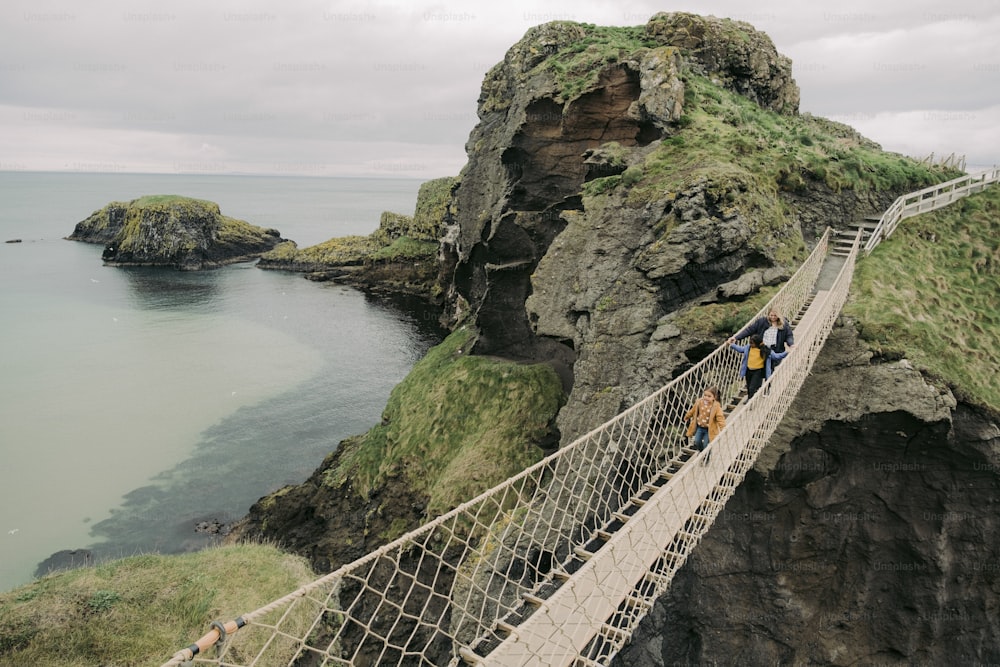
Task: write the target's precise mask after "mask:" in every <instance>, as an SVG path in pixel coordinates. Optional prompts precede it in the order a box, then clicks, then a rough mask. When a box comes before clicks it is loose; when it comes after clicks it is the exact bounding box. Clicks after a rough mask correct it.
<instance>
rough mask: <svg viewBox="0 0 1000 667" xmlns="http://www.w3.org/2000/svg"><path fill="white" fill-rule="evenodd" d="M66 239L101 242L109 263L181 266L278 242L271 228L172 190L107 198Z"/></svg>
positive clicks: (222, 259) (225, 260) (203, 265)
mask: <svg viewBox="0 0 1000 667" xmlns="http://www.w3.org/2000/svg"><path fill="white" fill-rule="evenodd" d="M68 238H69V239H71V240H80V241H87V242H90V243H104V244H105V248H104V253H103V254H102V257H103V259H104V262H105V263H106V264H108V265H110V266H169V267H172V268H177V269H183V270H196V269H207V268H214V267H218V266H222V265H224V264H230V263H233V262H242V261H247V260H250V259H254V258H256V257H259V256H260V255H261V254H262V253H264V252H266V251H268V250H270V249H271V248H273V247H275V246H276V245H278V243H280V242H282V241H283V239H282V238H281V235H280V233H279V232H278V231H277V230H274V229H264V228H261V227H256V226H254V225H251V224H249V223H247V222H244V221H243V220H237V219H235V218H230V217H228V216H224V215H222V213H221V212H220V211H219V205H218V204H215V203H214V202H209V201H203V200H200V199H191V198H188V197H177V196H173V195H156V196H149V197H141V198H139V199H135V200H133V201H131V202H129V203H127V204H125V203H123V202H112V203H111V204H109V205H108V206H106V207H105V208H103V209H101V210H99V211H96V212H94V213H93V214H91V215H90V216H89V217H88V218H87V219H85V220H83V221H82V222H80V223H78V224H77V226H76V228H75V229H74V231H73V233H72V234H71V235H70V236H69V237H68Z"/></svg>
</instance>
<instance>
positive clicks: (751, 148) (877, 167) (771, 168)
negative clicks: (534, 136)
mask: <svg viewBox="0 0 1000 667" xmlns="http://www.w3.org/2000/svg"><path fill="white" fill-rule="evenodd" d="M684 83H685V98H684V115H683V116H682V118H681V120H680V121H679V123H678V126H679V127H678V129H677V131H676V133H675V134H674V135H673V136H671V137H668V138H666V139H665V140H664V141H662V142H660V143H659V144H658V145H657V146H656V147H655V148H654V149H653V150H652V151H650V152H649V153H648V154H647V155H645V157H644V159H643V161H642V162H641V163H640V164H634V165H632V166H630V167H629V168H628V169H627V170H626V171H625V172H624V173H621V174H617V175H613V176H606V177H603V178H598V179H595V180H592V181H590V182H588V183H586V184H585V185H584V188H583V192H584V195H585V196H587V197H590V198H592V199H593V198H595V197H599V196H601V195H603V194H606V193H610V192H612V191H614V190H616V189H619V188H620V189H621V193H622V199H623V202H624V205H625V206H627V207H633V208H642V207H644V206H646V205H648V204H649V203H650V202H651V201H654V200H657V199H660V198H662V197H663V196H664V194H665V193H671V192H674V193H676V192H681V191H683V190H685V189H686V188H688V187H689V186H690V184H691V183H693V182H696V181H699V180H700V181H705V182H707V183H708V184H709V185H708V187H707V191H706V202H707V203H708V204H709V205H710V206H712V207H714V208H717V209H719V210H720V211H725V210H726V209H730V210H732V211H736V210H739V211H742V212H743V213H744V214H745V215H747V216H748V217H749V218H751V219H752V220H754V224H755V225H756V231H757V234H756V238H758V239H759V241H760V242H761V243H773V242H774V240H775V236H776V235H775V233H774V232H775V231H776V230H779V229H781V228H782V227H783V226H784V224H785V221H784V218H785V216H786V215H787V212H788V211H787V205H786V204H785V203H784V202H783V201H782V198H781V196H780V195H781V193H782V192H790V193H802V194H804V193H806V192H807V191H808V189H809V188H810V187H811V186H814V185H817V184H820V185H823V186H825V187H827V188H829V190H831V191H832V192H840V191H841V190H855V191H858V192H868V191H880V190H888V191H899V192H902V191H908V190H914V189H919V188H921V187H925V186H928V185H932V184H934V183H939V182H941V181H943V180H947V179H948V178H953V177H956V176H959V175H960V174H961V172H958V171H942V170H940V169H937V168H934V167H930V166H927V165H924V164H921V163H920V162H919V161H917V160H914V159H912V158H908V157H905V156H902V155H899V154H895V153H887V152H884V151H882V150H881V148H880V147H879V146H878V145H877V144H875V143H873V142H871V141H869V140H868V139H865V138H864V137H863V136H861V135H860V134H859V133H858V132H857V131H855V130H854V129H853V128H851V127H849V126H847V125H843V124H840V123H837V122H834V121H830V120H827V119H824V118H818V117H813V116H810V115H801V116H791V115H786V114H779V113H776V112H774V111H769V110H767V109H763V108H761V107H760V106H759V105H758V104H756V103H755V102H753V101H751V100H749V99H747V98H746V97H744V96H742V95H738V94H736V93H733V92H731V91H729V90H726V89H724V88H721V87H719V86H718V85H716V84H714V83H713V82H712V81H710V80H708V79H707V78H706V77H704V76H700V75H697V74H694V73H692V72H687V73H686V74H685V75H684ZM612 148H613V147H612ZM668 220H669V218H668ZM669 231H670V230H669V229H668V228H664V229H661V230H660V232H661V235H665V234H666V233H667V232H669ZM782 243H783V246H782V247H781V248H779V250H778V251H777V253H776V254H777V257H778V258H779V260H781V261H782V262H784V263H787V264H788V265H794V264H796V263H797V262H798V261H801V260H802V259H803V258H804V257H805V255H806V249H805V247H804V245H803V244H802V242H801V239H797V238H787V239H784V240H783V241H782Z"/></svg>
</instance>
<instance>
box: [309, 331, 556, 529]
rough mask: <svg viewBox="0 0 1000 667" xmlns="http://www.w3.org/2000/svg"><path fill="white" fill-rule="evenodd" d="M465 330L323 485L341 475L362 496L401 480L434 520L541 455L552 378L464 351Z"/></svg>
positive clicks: (404, 388) (417, 374)
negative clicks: (422, 501)
mask: <svg viewBox="0 0 1000 667" xmlns="http://www.w3.org/2000/svg"><path fill="white" fill-rule="evenodd" d="M475 335H476V334H475V332H474V331H473V330H471V329H468V328H464V327H463V328H461V329H458V330H456V331H455V332H454V333H452V334H451V335H450V336H448V338H447V339H446V340H445V341H444V342H443V343H441V344H440V345H437V346H436V347H434V348H432V349H431V350H430V351H429V352H428V353H427V355H426V356H425V357H424V358H423V359H422V360H421V361H420V362H418V363H417V364H416V366H414V367H413V370H412V371H410V373H409V375H407V376H406V378H405V379H404V380H403V381H402V382H401V383H400V384H399V385H397V386H396V388H395V389H393V391H392V394H391V395H390V397H389V401H388V403H387V405H386V408H385V411H384V413H383V417H382V423H381V424H379V425H378V426H375V427H374V428H373V429H371V430H370V431H368V433H367V434H365V435H363V436H361V437H360V438H359V439H356V440H355V441H353V442H352V443H351V444H350V445H348V446H347V447H349V449H345V451H344V455H343V457H342V458H341V461H340V465H339V467H338V468H336V469H332V470H331V471H329V475H330V482H331V483H334V484H338V483H340V482H342V481H343V479H345V478H346V477H348V476H350V477H351V479H352V481H353V484H354V488H355V490H356V491H358V492H359V493H360V494H361V495H362V496H365V495H367V493H368V492H369V491H370V490H371V489H373V488H374V487H376V486H378V485H381V484H385V483H386V482H387V481H388V480H389V479H390V478H392V477H398V476H401V477H403V478H404V480H403V481H405V482H406V483H407V484H408V485H409V486H410V487H411V488H413V489H414V490H416V491H418V492H421V493H424V494H426V495H427V496H429V501H428V505H427V510H426V513H427V515H428V516H436V515H438V514H440V513H442V512H445V511H447V510H449V509H451V508H452V507H455V506H456V505H458V504H459V503H461V502H464V501H466V500H469V499H470V498H473V497H475V496H476V495H478V494H479V493H481V492H482V491H485V490H486V489H489V488H491V487H493V486H495V485H496V484H498V483H500V482H501V481H503V480H505V479H507V478H509V477H511V476H513V475H514V474H516V473H518V472H520V471H521V470H523V469H524V468H526V467H528V466H529V465H531V464H533V463H535V462H536V461H538V460H539V459H541V457H542V449H541V446H544V445H547V444H549V443H548V442H547V441H548V440H550V439H551V437H552V433H551V430H552V428H553V423H554V421H555V416H556V413H557V412H558V411H559V408H560V407H562V404H563V400H564V396H563V391H562V385H561V383H560V380H559V377H558V376H557V375H556V372H555V371H554V370H553V369H552V368H551V367H550V366H548V365H546V364H518V363H514V362H510V361H504V360H501V359H495V358H490V357H481V356H470V355H469V354H468V350H469V349H470V348H471V347H472V344H473V343H474V337H475Z"/></svg>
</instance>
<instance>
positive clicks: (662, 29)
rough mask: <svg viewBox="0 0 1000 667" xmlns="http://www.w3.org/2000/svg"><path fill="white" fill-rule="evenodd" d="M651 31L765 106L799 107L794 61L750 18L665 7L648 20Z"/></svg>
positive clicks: (778, 108) (782, 109) (774, 108)
mask: <svg viewBox="0 0 1000 667" xmlns="http://www.w3.org/2000/svg"><path fill="white" fill-rule="evenodd" d="M646 34H647V35H649V36H650V37H652V38H654V39H656V40H657V41H658V42H660V43H662V44H670V45H673V46H676V47H679V48H681V49H683V50H684V52H685V53H687V54H689V58H690V59H691V61H692V62H693V63H695V64H696V65H697V66H698V67H699V68H701V69H702V70H703V71H705V72H706V73H708V74H709V75H711V76H713V77H716V79H717V80H718V81H719V83H721V84H722V85H723V86H725V87H726V88H729V89H730V90H732V91H733V92H736V93H739V94H740V95H743V96H745V97H747V98H749V99H751V100H753V101H754V102H756V103H757V104H759V105H760V106H761V107H763V108H765V109H770V110H772V111H777V112H778V113H785V114H794V113H798V110H799V88H798V86H797V85H796V84H795V81H794V80H793V79H792V61H791V60H790V59H789V58H787V57H785V56H783V55H781V54H780V53H778V52H777V50H776V49H775V48H774V44H773V43H772V42H771V39H770V38H769V37H768V36H767V35H765V34H764V33H762V32H758V31H757V30H756V29H754V27H753V26H752V25H750V24H749V23H745V22H743V21H732V20H730V19H720V18H716V17H714V16H708V17H705V16H698V15H695V14H686V13H683V12H676V13H668V12H661V13H659V14H656V15H655V16H653V18H651V19H650V20H649V23H648V24H646Z"/></svg>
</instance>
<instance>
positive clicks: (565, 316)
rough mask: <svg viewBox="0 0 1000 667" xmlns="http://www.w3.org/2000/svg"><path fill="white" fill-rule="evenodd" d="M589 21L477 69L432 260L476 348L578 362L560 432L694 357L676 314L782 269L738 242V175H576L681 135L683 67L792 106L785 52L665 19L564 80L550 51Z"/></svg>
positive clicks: (720, 29)
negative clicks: (730, 286)
mask: <svg viewBox="0 0 1000 667" xmlns="http://www.w3.org/2000/svg"><path fill="white" fill-rule="evenodd" d="M588 31H589V28H588V27H587V26H583V25H580V24H575V23H566V22H555V23H550V24H545V25H541V26H537V27H535V28H532V29H530V30H529V31H528V33H527V34H526V35H525V37H524V38H523V39H522V40H521V41H520V42H518V43H517V44H515V45H514V46H513V47H511V49H510V50H509V51H508V53H507V55H506V57H505V59H504V61H503V62H502V63H500V64H499V65H497V66H496V67H494V68H493V69H492V70H491V71H490V72H489V74H488V75H487V76H486V79H485V81H484V83H483V88H482V94H481V96H480V99H479V115H480V123H479V124H478V125H477V126H476V128H475V129H474V130H473V132H472V134H471V136H470V138H469V141H468V143H467V152H468V154H469V161H468V164H467V165H466V167H465V169H464V171H463V173H462V176H461V179H460V182H459V184H458V186H457V188H456V189H455V193H454V197H453V206H452V211H451V213H452V215H451V216H450V217H449V218H448V219H447V221H446V222H447V223H448V224H447V225H446V230H445V236H444V240H443V243H442V252H441V258H440V260H441V263H442V265H443V266H445V267H447V270H449V271H451V277H450V279H449V280H447V281H446V283H447V284H450V292H449V293H448V295H447V299H446V301H447V308H448V313H449V315H450V318H451V321H452V322H457V321H460V320H462V319H463V318H465V317H467V316H470V315H471V316H472V317H473V318H474V321H475V323H476V324H477V326H478V327H480V329H481V330H482V332H483V336H482V337H481V339H480V341H479V343H478V344H477V347H476V349H475V350H474V352H476V353H483V354H500V355H504V356H508V357H511V358H533V359H547V360H550V361H553V363H556V364H558V365H559V366H561V367H563V368H569V367H571V366H572V367H573V370H574V374H575V384H574V397H573V398H571V400H570V404H569V405H567V407H566V408H565V409H564V411H563V414H562V415H561V416H560V428H561V429H563V431H564V435H565V437H564V441H568V440H569V439H571V438H573V437H575V436H576V435H579V434H580V433H582V432H585V431H586V430H588V429H589V428H590V427H592V426H593V425H595V424H597V423H600V422H601V421H603V420H605V419H607V418H609V417H611V416H612V415H614V414H615V413H616V412H618V411H619V410H620V409H621V408H622V406H623V405H626V404H628V403H629V402H631V401H633V400H635V399H637V398H639V397H640V396H641V395H644V392H646V391H647V390H648V389H650V388H652V387H654V386H658V385H659V384H661V383H662V381H663V380H664V379H669V377H671V376H672V375H673V374H676V372H678V370H677V369H678V368H679V367H681V366H683V365H684V364H687V363H690V359H689V358H688V357H689V355H688V354H687V353H686V349H689V347H690V346H697V343H694V342H691V341H685V340H683V339H682V340H673V341H666V338H668V337H667V336H665V335H663V332H664V331H665V329H663V327H662V325H663V322H662V321H661V320H662V318H663V317H665V316H666V315H667V314H668V313H669V312H670V311H671V310H672V309H673V308H676V307H677V306H678V305H679V304H681V303H683V302H685V301H686V300H689V299H691V298H693V297H695V296H697V295H702V294H704V293H705V292H706V291H707V290H711V288H712V287H714V286H715V285H717V284H719V283H723V282H728V281H732V280H735V279H736V278H738V277H739V276H740V275H742V274H744V273H745V272H747V271H749V270H753V269H756V268H763V267H769V266H772V265H774V264H775V263H776V258H775V257H774V256H773V255H772V254H769V253H766V252H765V253H764V254H759V253H755V252H750V253H748V252H747V251H746V246H747V241H748V239H749V238H750V236H751V235H752V234H753V233H754V232H755V224H754V221H753V220H751V219H750V218H748V217H747V211H745V210H741V209H740V208H739V207H738V206H734V205H733V200H734V199H735V198H737V197H738V193H739V192H740V191H741V190H742V191H746V190H748V189H752V187H753V186H752V185H750V184H748V183H746V182H740V180H739V179H738V178H737V179H731V180H730V181H728V182H725V183H717V182H712V181H711V179H694V180H692V181H691V182H690V183H689V184H688V185H687V187H686V188H685V189H683V190H682V191H680V192H672V193H670V192H663V193H661V195H660V196H659V198H658V199H657V200H654V201H651V202H649V203H648V204H646V205H645V206H641V207H637V206H634V205H630V206H625V204H624V202H623V201H621V200H616V199H615V198H614V197H613V196H609V197H603V198H600V199H597V200H591V201H587V200H585V198H584V197H581V188H582V186H583V185H584V184H585V183H587V182H589V181H591V180H593V179H596V178H601V177H606V176H611V175H615V174H622V173H624V172H625V171H626V170H627V169H628V167H629V165H630V164H632V163H636V162H641V160H642V157H643V155H644V154H645V151H646V147H647V146H650V147H651V146H652V145H654V143H655V142H657V140H659V139H662V138H664V137H665V136H668V135H669V134H671V133H672V132H675V131H676V124H677V122H678V121H679V120H680V118H681V116H682V114H683V112H684V106H683V104H684V93H685V88H684V83H683V81H682V78H681V70H682V68H683V67H684V66H685V63H687V65H688V66H692V67H694V68H696V69H698V70H699V71H702V72H708V73H711V74H712V75H714V76H717V77H719V78H721V79H722V80H723V81H724V82H725V84H726V85H728V86H730V87H731V88H732V89H734V90H737V91H739V92H741V93H742V94H745V95H747V96H748V97H750V98H751V99H753V100H755V101H759V102H760V103H761V104H763V105H766V106H767V107H768V108H773V109H778V110H780V111H782V112H784V113H795V112H796V110H797V101H798V89H797V87H796V86H795V84H794V82H793V81H792V79H791V63H790V62H789V61H788V59H787V58H784V57H782V56H780V55H779V54H778V53H777V52H776V51H775V49H774V47H773V45H772V44H771V42H770V40H769V39H768V38H767V37H766V36H765V35H763V34H760V33H757V32H756V31H755V30H754V29H753V28H752V27H751V26H749V25H747V24H741V23H736V22H733V21H729V20H720V19H715V18H703V17H696V16H693V15H689V14H676V15H674V14H658V15H656V16H654V17H653V19H651V20H650V22H649V23H648V24H647V26H646V27H645V28H644V29H642V30H641V34H642V39H643V40H644V41H643V43H644V44H645V45H646V46H643V47H641V48H637V49H634V50H632V51H622V50H619V51H617V52H616V53H615V54H613V55H610V56H604V57H603V59H602V56H600V55H593V56H592V57H593V60H594V62H591V63H590V64H589V65H588V66H587V67H580V70H581V72H580V73H579V76H578V78H572V76H570V75H571V74H572V73H573V72H574V71H575V70H574V69H573V68H574V66H575V65H574V64H573V63H572V62H571V63H570V64H567V65H566V66H565V68H563V69H561V68H559V67H555V66H553V65H552V64H551V63H552V60H551V59H552V57H553V56H554V54H562V53H564V50H565V49H567V47H568V46H570V45H574V44H578V43H581V42H584V43H585V42H586V40H587V39H588V38H589V36H590V35H589V32H588ZM747 34H750V35H751V38H750V39H747V38H746V37H745V35H747ZM681 47H683V48H681ZM591 50H594V51H595V52H596V50H597V47H590V49H589V50H586V51H584V55H587V54H589V53H590V52H591ZM685 59H687V60H685ZM576 66H577V67H579V66H578V65H576ZM564 70H565V71H564ZM567 72H568V73H567ZM866 208H867V207H866ZM845 215H851V212H850V211H849V210H848V212H847V213H845ZM787 224H789V225H792V224H794V221H793V220H792V219H789V220H788V222H787ZM665 227H673V230H672V231H671V232H670V233H669V235H668V236H666V237H664V236H663V234H662V231H663V229H664V228H665ZM773 231H776V232H777V233H786V234H791V233H795V234H798V233H799V232H798V230H793V229H791V228H789V229H787V230H784V231H783V230H773ZM781 275H786V276H787V272H782V271H778V272H777V273H776V274H775V275H772V276H771V279H772V280H776V279H778V278H780V276H781ZM526 302H527V308H525V303H526ZM667 330H669V328H668V329H667ZM657 331H659V332H660V338H659V339H654V340H652V341H651V338H652V337H653V334H654V332H657ZM689 343H690V345H688V344H689ZM685 345H688V348H685Z"/></svg>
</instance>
